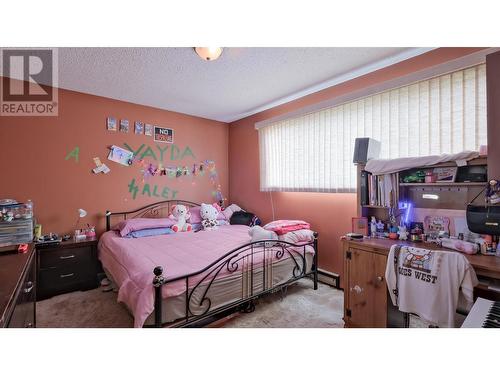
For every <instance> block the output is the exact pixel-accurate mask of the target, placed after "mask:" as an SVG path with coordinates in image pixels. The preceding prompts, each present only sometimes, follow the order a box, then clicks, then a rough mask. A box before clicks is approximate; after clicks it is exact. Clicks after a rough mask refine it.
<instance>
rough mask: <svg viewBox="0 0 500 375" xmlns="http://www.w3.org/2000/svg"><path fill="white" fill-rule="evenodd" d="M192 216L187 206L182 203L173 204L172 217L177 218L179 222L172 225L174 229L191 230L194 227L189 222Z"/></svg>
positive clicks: (180, 230) (179, 230)
mask: <svg viewBox="0 0 500 375" xmlns="http://www.w3.org/2000/svg"><path fill="white" fill-rule="evenodd" d="M190 216H191V215H190V214H189V211H188V208H187V207H186V206H184V205H182V204H177V205H175V206H173V207H172V215H171V217H173V218H174V219H176V220H177V224H175V225H173V226H172V230H173V231H174V232H189V231H190V230H191V229H192V227H191V224H188V223H187V220H188V219H189V217H190Z"/></svg>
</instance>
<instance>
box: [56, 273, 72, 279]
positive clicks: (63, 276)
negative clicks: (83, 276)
mask: <svg viewBox="0 0 500 375" xmlns="http://www.w3.org/2000/svg"><path fill="white" fill-rule="evenodd" d="M71 276H75V274H74V273H67V274H64V275H59V277H61V278H65V277H71Z"/></svg>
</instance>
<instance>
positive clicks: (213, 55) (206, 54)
mask: <svg viewBox="0 0 500 375" xmlns="http://www.w3.org/2000/svg"><path fill="white" fill-rule="evenodd" d="M194 51H195V52H196V54H197V55H198V56H200V57H201V58H202V59H203V60H206V61H213V60H217V59H218V58H219V56H220V55H221V54H222V47H194Z"/></svg>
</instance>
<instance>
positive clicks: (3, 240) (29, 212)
mask: <svg viewBox="0 0 500 375" xmlns="http://www.w3.org/2000/svg"><path fill="white" fill-rule="evenodd" d="M32 240H33V209H32V205H31V204H29V203H28V204H24V203H17V204H11V205H3V206H0V246H9V245H17V244H20V243H27V242H31V241H32Z"/></svg>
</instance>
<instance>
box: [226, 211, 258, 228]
mask: <svg viewBox="0 0 500 375" xmlns="http://www.w3.org/2000/svg"><path fill="white" fill-rule="evenodd" d="M255 217H256V216H255V215H254V214H253V213H251V212H245V211H236V212H235V213H233V214H232V215H231V219H229V223H230V224H231V225H246V226H249V227H251V226H253V225H254V218H255Z"/></svg>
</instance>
